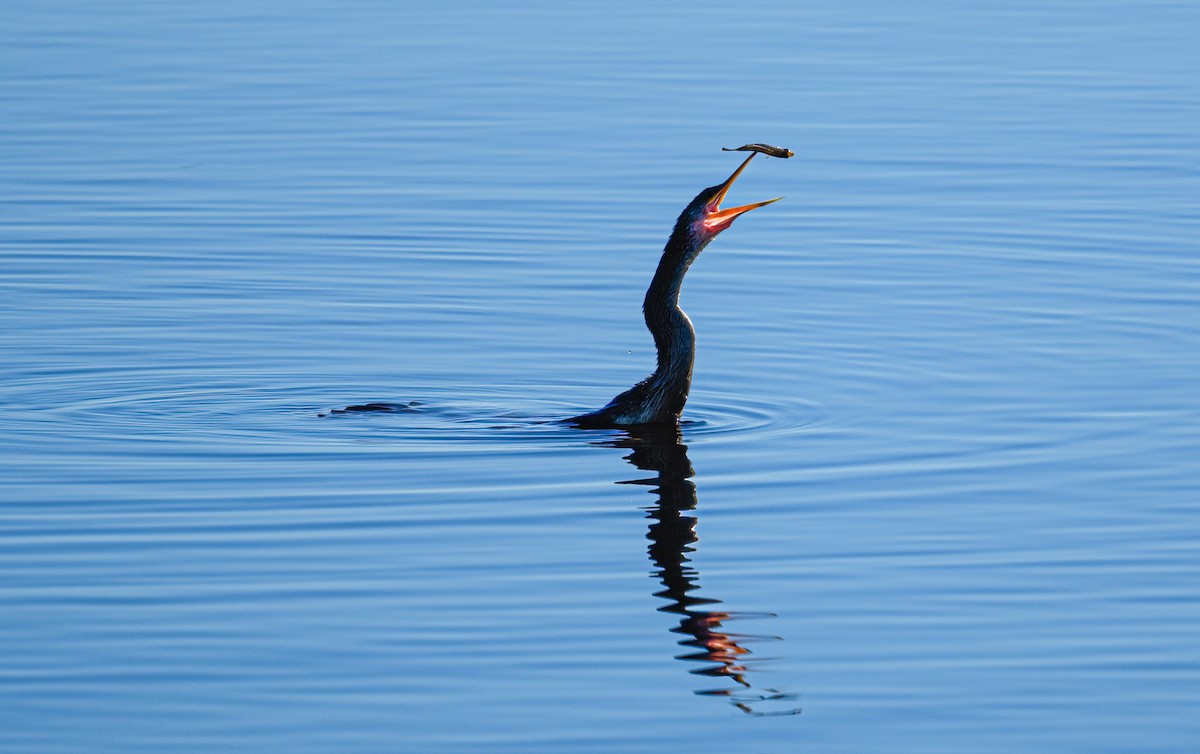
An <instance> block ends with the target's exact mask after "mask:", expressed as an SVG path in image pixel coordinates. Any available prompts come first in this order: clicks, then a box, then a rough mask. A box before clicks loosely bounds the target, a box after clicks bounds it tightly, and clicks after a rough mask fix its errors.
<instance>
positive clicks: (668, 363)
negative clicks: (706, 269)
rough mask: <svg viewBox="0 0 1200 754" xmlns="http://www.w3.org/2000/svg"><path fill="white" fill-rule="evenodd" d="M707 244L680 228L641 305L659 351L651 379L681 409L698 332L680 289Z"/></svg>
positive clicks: (664, 254) (670, 242) (660, 261)
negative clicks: (675, 399)
mask: <svg viewBox="0 0 1200 754" xmlns="http://www.w3.org/2000/svg"><path fill="white" fill-rule="evenodd" d="M706 245H707V242H701V241H697V239H695V238H693V237H692V236H691V235H690V234H689V233H687V232H686V230H685V229H684V228H682V227H677V228H676V229H675V232H674V233H672V234H671V238H670V240H669V241H667V246H666V248H665V249H663V255H662V259H661V260H659V263H658V269H657V270H656V271H655V273H654V279H653V280H651V281H650V288H649V290H647V291H646V299H645V301H644V302H643V304H642V312H643V314H645V316H646V327H647V328H649V330H650V334H651V335H653V336H654V346H655V348H656V349H657V350H658V367H657V368H656V369H655V370H654V374H653V375H652V376H651V378H650V380H651V382H652V384H653V388H654V389H655V390H659V391H663V392H665V393H666V394H668V395H672V396H678V398H679V400H680V405H679V409H682V408H683V403H682V402H683V401H686V400H687V394H688V389H689V388H690V387H691V384H692V363H693V362H694V361H695V358H696V332H695V330H693V329H692V322H691V320H689V319H688V316H687V315H686V314H684V312H683V310H682V309H680V308H679V288H680V286H681V285H682V283H683V276H684V275H685V274H686V273H687V270H688V267H690V266H691V264H692V262H693V261H694V260H695V259H696V257H697V256H698V255H699V254H700V251H701V250H702V249H703V248H704V247H705V246H706Z"/></svg>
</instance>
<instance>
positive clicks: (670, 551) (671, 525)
mask: <svg viewBox="0 0 1200 754" xmlns="http://www.w3.org/2000/svg"><path fill="white" fill-rule="evenodd" d="M680 440H681V438H680V436H679V433H678V430H676V429H674V428H672V429H667V430H663V431H659V432H653V433H650V434H647V435H643V436H640V437H633V436H630V437H625V438H621V439H619V440H616V441H614V444H615V445H616V446H618V447H624V448H630V449H632V451H633V452H631V453H630V454H629V455H628V456H626V460H627V461H629V462H630V463H632V464H633V465H634V466H636V467H637V468H639V469H642V470H644V471H653V472H656V474H657V476H656V477H654V478H651V479H637V480H631V481H629V482H626V484H639V485H654V492H655V494H657V496H658V504H657V505H655V506H654V507H653V508H651V509H650V511H649V513H648V514H647V517H648V518H650V519H651V520H652V523H651V524H650V527H649V531H648V532H647V534H646V538H647V539H649V540H650V546H649V548H648V552H649V554H650V560H651V561H652V562H653V563H654V566H655V568H656V570H655V572H654V575H655V576H656V577H657V578H658V579H659V581H661V582H662V585H663V587H664V588H663V590H662V591H660V592H656V593H655V595H654V596H656V597H661V598H662V599H665V600H667V601H668V603H669V604H667V605H664V606H662V607H660V608H659V610H660V611H661V612H665V613H674V614H675V615H678V616H680V620H679V625H678V626H676V627H675V628H672V629H671V630H672V631H673V632H675V633H678V634H683V635H684V637H685V638H684V639H682V640H681V641H680V642H679V643H680V644H681V645H683V646H686V647H695V648H696V649H698V650H700V651H698V652H690V653H687V654H684V655H680V656H679V657H678V659H681V660H690V661H696V662H703V663H707V664H706V666H705V667H702V668H697V669H695V670H693V671H691V672H693V673H695V674H697V675H704V676H710V677H717V678H720V677H725V678H729V679H731V680H732V681H734V682H735V683H737V684H739V686H742V687H745V688H744V689H743V690H742V691H741V692H740V694H741V695H740V696H739V695H738V692H735V691H734V690H732V689H718V690H714V691H698V692H696V693H698V694H704V695H713V696H725V697H729V698H730V699H731V701H732V702H733V703H734V704H735V705H736V706H737V707H738V708H739V709H741V710H742V711H744V712H747V713H750V714H763V713H760V712H757V711H755V710H754V709H752V708H751V707H750V706H749V705H750V704H751V703H753V702H758V701H762V700H765V699H768V698H781V697H779V695H774V696H772V695H759V694H753V693H750V692H748V689H749V687H750V683H749V682H748V681H747V680H746V678H745V674H746V672H747V669H746V667H745V666H744V664H743V663H742V662H741V660H740V658H741V656H742V655H745V654H748V653H749V650H747V649H745V648H744V647H742V646H740V645H739V644H738V642H737V641H736V640H735V639H734V638H733V637H732V636H730V635H729V634H727V633H723V632H722V631H720V628H721V624H722V622H723V621H725V620H728V619H730V618H733V617H737V616H736V614H731V613H727V612H715V611H707V610H698V609H696V608H697V607H698V606H700V605H718V604H720V602H721V601H720V600H715V599H706V598H703V597H696V596H692V595H691V594H690V593H691V592H694V591H696V590H697V589H699V588H700V584H699V583H698V582H699V574H698V573H697V572H696V570H695V569H694V568H692V567H691V559H690V558H689V557H688V554H689V553H692V552H694V551H695V548H694V547H692V545H693V544H694V543H695V542H696V541H697V539H698V537H697V535H696V517H695V516H688V515H684V513H685V512H687V511H691V510H694V509H695V508H696V485H695V484H693V483H692V481H691V477H692V476H693V475H694V471H693V470H692V465H691V462H690V461H689V460H688V457H687V446H686V445H683V444H682V443H681V442H680ZM747 638H754V637H747ZM762 638H767V637H762ZM796 711H798V710H789V711H788V712H785V713H774V714H792V713H794V712H796Z"/></svg>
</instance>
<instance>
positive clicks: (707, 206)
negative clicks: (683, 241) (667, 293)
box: [679, 153, 783, 241]
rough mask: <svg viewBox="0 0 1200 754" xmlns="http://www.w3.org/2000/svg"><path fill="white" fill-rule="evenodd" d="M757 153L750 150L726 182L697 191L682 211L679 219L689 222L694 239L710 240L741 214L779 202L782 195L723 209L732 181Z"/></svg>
mask: <svg viewBox="0 0 1200 754" xmlns="http://www.w3.org/2000/svg"><path fill="white" fill-rule="evenodd" d="M754 154H756V153H751V155H750V156H749V157H747V158H746V160H745V161H744V162H743V163H742V164H741V165H740V166H738V169H737V170H735V171H733V175H731V176H729V178H728V179H726V180H725V182H724V183H722V184H720V185H719V186H712V187H710V188H706V189H704V190H703V191H701V192H700V193H699V194H697V195H696V198H695V199H693V200H692V203H691V204H689V205H688V207H687V209H685V210H684V211H683V215H681V216H680V218H679V219H680V221H681V224H682V223H686V224H687V226H688V227H687V230H688V231H689V232H690V234H691V235H692V236H693V237H694V238H697V239H699V240H703V241H710V240H712V239H713V238H714V237H715V236H716V235H717V234H718V233H720V232H721V231H723V230H725V229H726V228H728V227H729V226H730V225H733V221H734V220H736V219H737V218H738V217H740V216H741V215H743V214H745V213H747V212H749V211H750V210H752V209H758V208H759V207H765V206H767V205H768V204H770V203H771V202H777V201H779V200H780V199H782V198H783V197H776V198H775V199H768V200H767V201H765V202H755V203H754V204H743V205H742V206H740V207H730V208H728V209H721V202H722V201H724V199H725V194H727V193H729V189H730V187H731V186H733V182H734V181H736V180H737V179H738V176H739V175H741V174H742V171H743V170H745V169H746V166H747V165H749V164H750V160H753V159H754Z"/></svg>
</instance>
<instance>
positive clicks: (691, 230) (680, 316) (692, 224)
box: [566, 152, 778, 427]
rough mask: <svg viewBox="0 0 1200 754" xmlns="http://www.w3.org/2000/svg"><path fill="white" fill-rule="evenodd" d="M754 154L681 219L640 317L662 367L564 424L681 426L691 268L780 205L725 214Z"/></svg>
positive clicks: (691, 353)
mask: <svg viewBox="0 0 1200 754" xmlns="http://www.w3.org/2000/svg"><path fill="white" fill-rule="evenodd" d="M754 154H757V152H755V153H753V154H751V155H750V156H749V157H747V158H746V160H745V162H743V163H742V164H741V166H740V167H739V168H738V169H737V170H736V171H734V173H733V175H731V176H729V179H728V180H726V181H725V182H724V183H722V184H721V185H719V186H712V187H711V188H706V189H704V190H703V191H701V192H700V193H699V194H697V195H696V198H695V199H693V200H692V201H691V203H690V204H688V206H687V207H686V208H685V209H684V210H683V212H682V213H681V214H680V215H679V219H678V220H676V221H675V229H674V230H673V231H672V232H671V237H670V238H669V239H668V240H667V245H666V247H665V248H664V249H663V255H662V259H660V260H659V263H658V269H657V270H656V271H655V273H654V278H653V279H652V280H651V281H650V288H649V289H648V290H647V291H646V299H645V301H644V302H643V304H642V312H643V314H645V317H646V327H647V328H648V329H649V330H650V334H651V335H653V336H654V347H655V349H656V350H657V351H658V366H657V368H656V369H655V370H654V374H652V375H650V376H649V377H647V378H646V379H644V380H642V381H641V382H639V383H637V384H636V385H634V386H633V387H631V388H629V389H628V390H626V391H625V392H623V393H621V394H620V395H618V396H616V397H615V398H613V399H612V400H611V401H609V402H608V405H606V406H604V407H603V408H601V409H597V410H596V411H592V412H590V413H586V414H582V415H580V416H575V417H571V418H570V419H567V420H566V421H567V422H568V423H570V424H574V425H576V426H579V427H623V426H632V425H640V424H664V423H675V422H678V421H679V415H680V414H681V413H682V412H683V406H684V404H685V403H687V398H688V390H689V389H690V388H691V384H692V364H693V362H694V361H695V356H696V333H695V330H693V329H692V323H691V320H689V319H688V317H687V315H686V314H684V312H683V310H682V309H680V308H679V288H680V286H681V285H682V283H683V276H684V275H685V274H686V273H687V271H688V267H690V266H691V264H692V262H694V261H696V257H698V256H700V252H701V251H703V250H704V247H706V246H708V244H709V243H710V242H711V241H712V240H713V239H714V238H716V237H717V234H718V233H720V232H721V231H723V230H725V229H726V228H728V227H729V226H730V225H731V224H732V223H733V221H734V220H735V219H736V218H737V217H738V216H739V215H741V214H743V213H745V212H749V211H750V210H752V209H756V208H758V207H762V206H764V205H767V204H770V203H771V202H774V201H778V199H770V200H768V201H765V202H757V203H755V204H747V205H743V206H741V207H732V208H730V209H721V200H722V199H724V198H725V194H726V193H727V192H728V191H729V187H730V186H732V185H733V182H734V181H735V180H737V177H738V176H739V175H740V174H741V172H742V170H744V169H745V168H746V166H747V165H748V164H750V160H752V159H754Z"/></svg>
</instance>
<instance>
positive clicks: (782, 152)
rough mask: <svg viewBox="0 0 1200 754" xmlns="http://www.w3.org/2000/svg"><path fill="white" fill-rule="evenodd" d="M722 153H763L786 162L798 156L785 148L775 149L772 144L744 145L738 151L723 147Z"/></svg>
mask: <svg viewBox="0 0 1200 754" xmlns="http://www.w3.org/2000/svg"><path fill="white" fill-rule="evenodd" d="M721 151H722V152H762V153H763V154H765V155H767V156H769V157H782V158H783V159H785V160H786V159H787V158H789V157H794V156H795V155H796V153H795V152H793V151H792V150H790V149H784V148H783V147H773V146H771V145H770V144H744V145H742V146H740V147H738V148H737V149H730V148H729V147H721Z"/></svg>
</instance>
